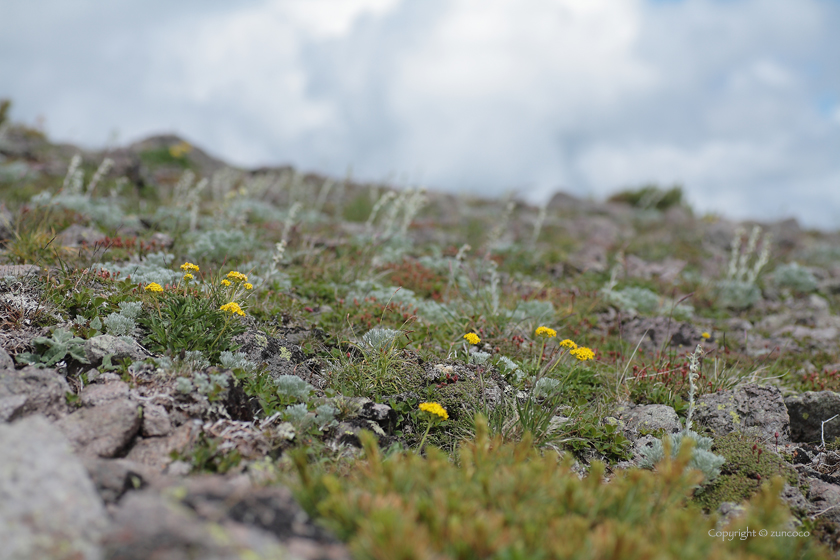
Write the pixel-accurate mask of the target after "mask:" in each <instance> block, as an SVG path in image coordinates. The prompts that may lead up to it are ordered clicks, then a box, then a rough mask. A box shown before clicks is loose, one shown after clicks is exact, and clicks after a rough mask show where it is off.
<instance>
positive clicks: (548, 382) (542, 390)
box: [533, 377, 560, 397]
mask: <svg viewBox="0 0 840 560" xmlns="http://www.w3.org/2000/svg"><path fill="white" fill-rule="evenodd" d="M559 386H560V381H559V380H558V379H552V378H550V377H542V378H540V379H538V380H537V382H536V383H534V389H533V394H534V396H535V397H550V396H551V395H552V394H554V393H555V392H556V391H557V388H558V387H559Z"/></svg>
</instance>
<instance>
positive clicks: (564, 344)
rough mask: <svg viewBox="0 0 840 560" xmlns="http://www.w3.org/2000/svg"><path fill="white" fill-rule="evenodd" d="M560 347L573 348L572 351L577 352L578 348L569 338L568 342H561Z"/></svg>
mask: <svg viewBox="0 0 840 560" xmlns="http://www.w3.org/2000/svg"><path fill="white" fill-rule="evenodd" d="M560 346H565V347H566V348H571V349H572V350H577V347H578V345H577V344H575V343H574V342H572V341H571V340H569V339H568V338H567V339H566V340H561V341H560Z"/></svg>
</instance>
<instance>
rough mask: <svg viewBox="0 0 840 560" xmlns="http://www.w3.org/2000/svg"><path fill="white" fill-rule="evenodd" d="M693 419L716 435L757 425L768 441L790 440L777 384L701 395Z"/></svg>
mask: <svg viewBox="0 0 840 560" xmlns="http://www.w3.org/2000/svg"><path fill="white" fill-rule="evenodd" d="M694 419H695V420H696V421H697V423H698V424H701V425H703V426H706V427H708V428H710V429H711V430H712V431H714V432H715V433H717V434H718V435H725V434H728V433H730V432H736V431H744V430H745V429H746V428H756V429H758V431H760V432H761V435H762V436H763V437H764V438H766V439H767V440H768V441H773V442H775V441H776V438H775V434H776V432H778V433H779V438H778V442H779V443H790V418H789V417H788V411H787V408H786V407H785V401H784V399H782V393H781V391H779V388H778V387H775V386H772V385H766V386H761V385H756V384H754V383H748V384H746V385H743V386H741V387H738V388H736V389H732V390H730V391H721V392H719V393H711V394H708V395H702V396H701V397H700V398H698V399H697V410H696V412H695V414H694Z"/></svg>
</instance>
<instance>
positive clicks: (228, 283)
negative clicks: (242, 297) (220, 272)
mask: <svg viewBox="0 0 840 560" xmlns="http://www.w3.org/2000/svg"><path fill="white" fill-rule="evenodd" d="M222 286H230V280H222Z"/></svg>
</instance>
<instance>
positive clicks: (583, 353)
mask: <svg viewBox="0 0 840 560" xmlns="http://www.w3.org/2000/svg"><path fill="white" fill-rule="evenodd" d="M569 354H571V355H572V356H574V357H575V358H577V359H578V360H580V361H581V362H585V361H586V360H592V359H594V358H595V352H593V351H592V350H591V349H589V348H587V347H585V346H581V347H580V348H575V349H574V350H569Z"/></svg>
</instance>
